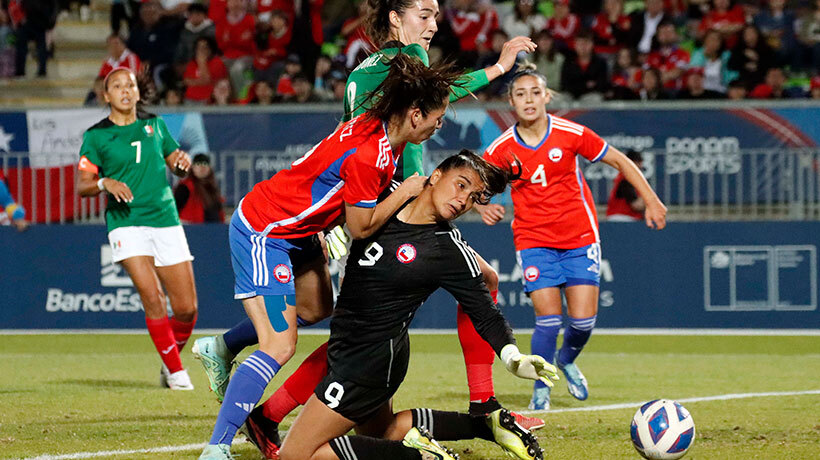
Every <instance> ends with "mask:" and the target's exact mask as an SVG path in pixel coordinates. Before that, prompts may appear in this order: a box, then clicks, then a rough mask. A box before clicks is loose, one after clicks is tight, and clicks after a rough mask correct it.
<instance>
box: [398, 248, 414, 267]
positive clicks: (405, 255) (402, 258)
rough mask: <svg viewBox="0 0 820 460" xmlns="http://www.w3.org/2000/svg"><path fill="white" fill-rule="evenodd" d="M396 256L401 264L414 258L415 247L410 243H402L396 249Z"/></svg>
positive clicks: (407, 262)
mask: <svg viewBox="0 0 820 460" xmlns="http://www.w3.org/2000/svg"><path fill="white" fill-rule="evenodd" d="M396 258H397V259H399V262H401V263H403V264H409V263H410V262H412V261H414V260H416V247H415V246H413V245H412V244H410V243H406V244H402V245H401V246H399V248H398V249H397V250H396Z"/></svg>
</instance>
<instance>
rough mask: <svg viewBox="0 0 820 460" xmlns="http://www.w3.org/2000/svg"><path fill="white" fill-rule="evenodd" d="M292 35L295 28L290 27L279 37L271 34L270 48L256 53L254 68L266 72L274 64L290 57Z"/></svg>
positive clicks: (269, 37) (269, 39)
mask: <svg viewBox="0 0 820 460" xmlns="http://www.w3.org/2000/svg"><path fill="white" fill-rule="evenodd" d="M292 35H293V28H292V27H291V26H290V25H288V26H287V30H285V32H284V33H283V34H282V35H281V36H279V37H277V36H276V35H275V34H274V33H273V32H271V33H270V35H269V36H268V48H267V49H265V50H260V51H259V52H258V53H256V57H255V58H254V60H253V67H254V68H256V69H259V70H265V69H267V68H268V67H270V66H271V65H272V64H273V63H274V62H278V61H281V60H282V59H285V58H286V57H287V55H288V45H289V44H290V39H291V36H292Z"/></svg>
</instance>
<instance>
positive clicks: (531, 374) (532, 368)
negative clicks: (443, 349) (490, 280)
mask: <svg viewBox="0 0 820 460" xmlns="http://www.w3.org/2000/svg"><path fill="white" fill-rule="evenodd" d="M454 244H456V245H459V243H454ZM461 247H462V248H463V251H462V250H459V251H458V253H455V252H453V253H452V254H446V255H445V257H446V258H443V259H442V261H441V263H440V264H438V265H443V266H447V267H448V268H447V269H445V272H446V273H445V274H444V276H442V277H441V278H440V282H441V285H442V287H443V288H444V289H446V290H447V291H448V292H450V293H451V294H452V295H453V296H454V297H455V298H456V300H457V301H458V302H459V303H460V304H461V307H462V309H463V310H464V313H466V314H467V316H468V317H469V318H470V321H471V322H472V323H473V326H475V329H476V332H478V335H480V336H481V338H482V339H484V340H485V341H486V342H487V343H489V344H490V346H491V347H492V348H493V350H494V351H495V353H496V354H497V355H498V357H499V358H501V360H502V361H503V362H504V365H505V366H506V367H507V370H508V371H510V373H511V374H513V375H515V376H516V377H520V378H524V379H532V380H541V381H542V382H544V384H546V385H548V386H553V383H552V380H558V375H557V372H558V370H557V369H556V368H555V367H554V366H553V365H551V364H549V363H548V362H546V361H545V360H544V358H542V357H540V356H536V355H524V354H522V353H521V352H520V351H519V350H518V346H517V345H516V344H515V337H514V336H513V333H512V328H511V327H510V324H509V323H508V322H507V320H506V319H505V318H504V316H503V315H502V314H501V310H499V309H498V307H497V306H496V305H495V303H494V302H493V300H492V297H490V292H489V291H488V290H487V286H486V285H485V284H484V280H483V278H482V276H481V271H480V270H479V269H478V264H476V263H475V259H474V258H472V253H471V250H470V249H469V248H468V247H467V246H466V244H464V245H463V246H461ZM470 258H472V262H471V261H470ZM472 264H474V265H472ZM459 265H461V267H459ZM471 266H472V267H473V268H470V267H471Z"/></svg>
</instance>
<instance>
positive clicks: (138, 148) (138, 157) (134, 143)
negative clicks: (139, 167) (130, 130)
mask: <svg viewBox="0 0 820 460" xmlns="http://www.w3.org/2000/svg"><path fill="white" fill-rule="evenodd" d="M131 145H132V146H134V147H136V148H137V163H139V162H140V157H141V156H142V143H141V142H140V141H134V142H132V143H131Z"/></svg>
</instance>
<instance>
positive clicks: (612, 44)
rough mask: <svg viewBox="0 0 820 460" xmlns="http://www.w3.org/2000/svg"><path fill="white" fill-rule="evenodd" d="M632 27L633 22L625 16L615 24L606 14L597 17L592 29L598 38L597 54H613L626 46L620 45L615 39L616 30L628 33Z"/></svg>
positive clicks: (620, 17) (593, 21)
mask: <svg viewBox="0 0 820 460" xmlns="http://www.w3.org/2000/svg"><path fill="white" fill-rule="evenodd" d="M630 27H632V20H631V19H629V16H627V15H625V14H622V15H620V16H618V19H616V20H615V22H610V20H609V16H607V14H606V13H601V14H599V15H597V16H595V19H593V20H592V26H591V27H590V29H592V31H593V32H594V33H595V37H596V40H595V52H596V53H603V54H611V53H615V52H617V51H618V50H619V49H621V48H623V47H624V46H625V45H626V44H625V43H618V40H617V39H616V38H615V30H616V29H618V30H619V31H623V32H624V33H626V32H628V31H629V28H630Z"/></svg>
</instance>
